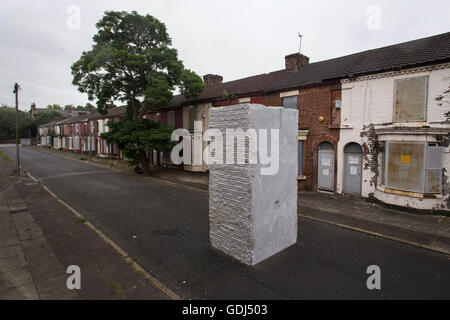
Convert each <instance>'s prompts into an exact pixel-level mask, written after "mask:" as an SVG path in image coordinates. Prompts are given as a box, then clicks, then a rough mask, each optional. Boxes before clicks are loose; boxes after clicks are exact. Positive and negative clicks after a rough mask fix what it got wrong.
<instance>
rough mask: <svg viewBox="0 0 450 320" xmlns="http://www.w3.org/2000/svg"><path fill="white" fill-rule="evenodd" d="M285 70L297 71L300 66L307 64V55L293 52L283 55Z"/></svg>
mask: <svg viewBox="0 0 450 320" xmlns="http://www.w3.org/2000/svg"><path fill="white" fill-rule="evenodd" d="M284 61H285V65H286V71H297V70H298V69H300V67H301V66H304V65H305V64H309V57H307V56H305V55H303V54H301V53H294V54H290V55H288V56H286V57H284Z"/></svg>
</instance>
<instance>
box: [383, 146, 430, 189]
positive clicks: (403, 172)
mask: <svg viewBox="0 0 450 320" xmlns="http://www.w3.org/2000/svg"><path fill="white" fill-rule="evenodd" d="M386 146H387V152H386V160H385V161H386V164H387V166H386V176H385V179H386V186H387V187H388V188H391V189H397V190H403V191H411V192H419V193H423V192H424V174H425V162H426V159H425V150H426V144H425V143H422V142H388V143H387V144H386Z"/></svg>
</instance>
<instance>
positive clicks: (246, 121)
mask: <svg viewBox="0 0 450 320" xmlns="http://www.w3.org/2000/svg"><path fill="white" fill-rule="evenodd" d="M238 128H239V129H242V130H243V131H247V130H248V129H255V130H256V132H260V129H278V130H279V164H278V170H277V171H276V173H275V174H269V175H267V172H266V173H264V171H263V170H264V169H267V168H268V167H269V165H263V164H261V161H260V160H261V158H260V155H259V152H258V161H257V163H256V164H255V163H253V164H251V163H248V155H249V148H248V143H247V146H246V148H245V150H244V153H245V154H238V155H237V157H236V159H237V158H238V157H242V156H245V157H246V159H247V161H246V163H244V164H237V163H234V164H227V163H225V162H224V163H223V164H214V163H211V164H210V166H209V168H210V183H209V192H210V193H209V197H210V198H209V219H210V239H211V244H212V246H213V247H214V248H216V249H218V250H220V251H223V252H225V253H226V254H228V255H230V256H232V257H234V258H236V259H238V260H240V261H241V262H243V263H246V264H249V265H255V264H257V263H259V262H261V261H262V260H264V259H267V258H269V257H270V256H272V255H274V254H276V253H277V252H279V251H281V250H283V249H285V248H287V247H289V246H291V245H292V244H294V243H295V242H296V241H297V173H298V161H297V154H298V151H297V148H298V111H297V110H291V109H285V108H280V107H265V106H261V105H254V104H241V105H236V106H228V107H220V108H212V109H211V119H210V129H219V130H220V131H221V132H222V133H223V136H224V138H223V141H224V142H225V141H226V129H238ZM268 131H269V130H268ZM269 132H270V131H269ZM238 139H239V138H238ZM259 140H260V139H259V138H258V151H260V150H261V141H259ZM267 140H268V143H267V144H268V147H267V148H266V149H268V150H271V147H272V145H271V142H270V141H271V139H270V135H269V136H268V138H267ZM224 144H225V143H224ZM227 151H228V152H229V151H230V148H228V149H227V148H226V146H224V155H223V157H224V161H225V159H226V153H227ZM234 151H235V153H239V151H240V152H241V153H242V151H243V150H242V149H238V148H236V147H235V148H234ZM266 154H267V152H266ZM269 155H270V151H269Z"/></svg>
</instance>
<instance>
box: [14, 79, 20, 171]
mask: <svg viewBox="0 0 450 320" xmlns="http://www.w3.org/2000/svg"><path fill="white" fill-rule="evenodd" d="M19 90H20V86H19V84H18V83H17V82H16V83H15V84H14V93H15V94H16V170H17V173H20V159H19V143H20V141H19Z"/></svg>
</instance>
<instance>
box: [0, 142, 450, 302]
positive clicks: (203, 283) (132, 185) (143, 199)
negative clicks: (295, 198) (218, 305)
mask: <svg viewBox="0 0 450 320" xmlns="http://www.w3.org/2000/svg"><path fill="white" fill-rule="evenodd" d="M1 150H3V151H4V152H6V153H8V154H9V155H10V156H11V157H12V158H14V152H15V149H14V148H2V149H1ZM21 159H22V165H23V167H24V168H25V169H26V170H27V171H28V172H30V173H31V174H32V175H33V176H34V177H36V178H38V179H40V180H41V182H42V183H43V184H44V185H45V186H47V187H48V188H49V189H50V190H51V191H53V192H54V193H55V194H56V195H57V196H58V197H60V198H61V199H62V200H64V201H65V202H66V203H68V204H69V205H70V206H71V207H73V208H74V209H76V210H77V211H79V212H80V213H81V214H82V215H84V216H85V217H86V218H87V219H88V220H89V221H90V222H91V223H93V224H94V225H95V226H96V227H97V228H99V229H100V230H102V231H103V232H104V233H105V234H106V235H107V236H108V237H110V238H111V239H112V240H113V241H115V242H116V243H117V244H118V245H119V246H121V247H122V248H123V249H124V250H125V251H127V252H128V253H129V255H130V256H131V257H133V258H135V259H136V260H137V262H138V263H139V264H140V265H141V266H143V267H144V268H145V269H146V270H147V271H148V272H149V273H150V274H152V275H153V276H155V277H156V278H157V279H159V280H160V281H161V282H163V283H164V284H165V285H166V286H168V287H169V288H171V289H172V290H173V291H174V292H176V293H177V294H178V295H180V296H181V297H183V298H190V299H405V298H407V299H428V298H433V299H450V259H449V257H448V256H446V255H442V254H439V253H435V252H432V251H428V250H425V249H420V248H417V247H413V246H408V245H404V244H401V243H397V242H394V241H390V240H385V239H380V238H376V237H373V236H369V235H366V234H363V233H359V232H355V231H350V230H347V229H342V228H339V227H334V226H330V225H327V224H321V223H317V222H311V221H308V220H303V219H299V235H298V239H299V241H298V243H297V244H296V245H294V246H292V247H290V248H288V249H287V250H285V251H283V252H281V253H279V254H277V255H276V256H274V257H272V258H270V259H268V260H266V261H264V262H262V263H261V264H259V265H257V266H255V267H248V266H245V265H242V264H240V263H238V262H236V261H234V260H232V259H230V258H229V257H227V256H225V255H223V254H222V253H220V252H218V251H216V250H214V249H212V248H211V247H210V246H209V234H208V233H209V225H208V224H209V222H208V195H207V194H206V193H203V192H196V191H194V190H187V189H185V188H182V187H176V186H171V185H168V184H164V183H160V182H155V181H153V180H151V179H148V178H145V177H138V176H134V175H129V174H122V173H118V172H113V171H111V170H108V169H103V168H98V167H94V166H91V165H89V164H87V163H81V162H78V161H73V160H68V159H65V158H61V157H58V156H55V155H51V154H47V153H42V152H39V151H35V150H32V149H28V148H22V149H21ZM74 263H76V262H74ZM370 265H378V266H379V267H380V269H381V290H372V291H371V290H368V289H367V286H366V281H367V278H368V277H369V275H368V274H366V270H367V267H368V266H370Z"/></svg>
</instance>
